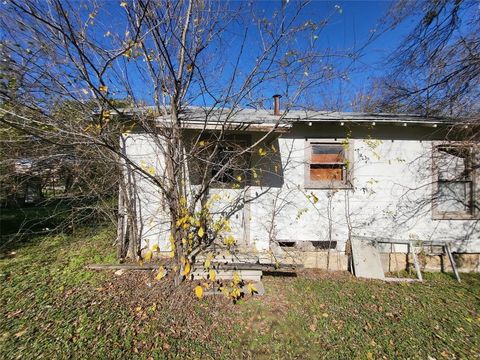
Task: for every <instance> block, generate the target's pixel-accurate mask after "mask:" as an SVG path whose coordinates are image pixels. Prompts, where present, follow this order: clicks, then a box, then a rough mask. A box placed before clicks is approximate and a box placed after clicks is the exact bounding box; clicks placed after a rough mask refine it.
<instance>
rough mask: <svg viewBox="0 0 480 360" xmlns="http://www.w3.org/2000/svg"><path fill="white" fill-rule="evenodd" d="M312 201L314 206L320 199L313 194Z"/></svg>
mask: <svg viewBox="0 0 480 360" xmlns="http://www.w3.org/2000/svg"><path fill="white" fill-rule="evenodd" d="M312 199H313V203H314V204H316V203H317V202H318V197H316V196H315V194H314V193H312Z"/></svg>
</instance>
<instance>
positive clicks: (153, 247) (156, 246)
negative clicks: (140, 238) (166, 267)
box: [152, 244, 160, 251]
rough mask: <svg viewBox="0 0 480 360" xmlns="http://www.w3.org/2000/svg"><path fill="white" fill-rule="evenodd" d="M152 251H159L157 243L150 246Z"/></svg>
mask: <svg viewBox="0 0 480 360" xmlns="http://www.w3.org/2000/svg"><path fill="white" fill-rule="evenodd" d="M152 251H160V249H159V247H158V244H155V245H153V246H152Z"/></svg>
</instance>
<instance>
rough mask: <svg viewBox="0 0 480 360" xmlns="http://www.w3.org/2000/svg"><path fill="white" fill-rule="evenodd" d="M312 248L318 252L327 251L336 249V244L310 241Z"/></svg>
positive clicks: (333, 242) (334, 242)
mask: <svg viewBox="0 0 480 360" xmlns="http://www.w3.org/2000/svg"><path fill="white" fill-rule="evenodd" d="M311 243H312V245H313V247H314V248H315V249H320V250H328V249H336V248H337V242H336V241H311Z"/></svg>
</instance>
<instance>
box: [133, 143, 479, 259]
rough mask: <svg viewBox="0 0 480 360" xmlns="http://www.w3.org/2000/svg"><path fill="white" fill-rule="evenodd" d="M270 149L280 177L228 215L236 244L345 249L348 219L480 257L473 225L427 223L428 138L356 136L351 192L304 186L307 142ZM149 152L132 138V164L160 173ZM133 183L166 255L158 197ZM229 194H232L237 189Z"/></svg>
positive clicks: (147, 236) (370, 229)
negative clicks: (329, 244) (331, 244)
mask: <svg viewBox="0 0 480 360" xmlns="http://www.w3.org/2000/svg"><path fill="white" fill-rule="evenodd" d="M318 138H320V137H318ZM275 144H276V146H278V147H279V150H280V152H279V154H280V157H278V155H277V159H276V160H275V161H279V163H280V166H281V167H282V168H283V176H281V177H282V178H283V179H281V180H282V181H279V179H280V178H279V176H278V174H277V175H275V174H273V175H272V174H271V173H270V174H269V175H267V176H266V178H267V177H268V179H266V180H265V181H262V186H251V187H250V188H249V189H248V190H247V191H246V196H248V197H251V198H255V197H257V195H258V194H262V193H263V192H265V191H266V193H265V194H263V195H261V196H259V197H258V198H256V199H255V200H254V201H253V202H252V203H250V204H249V205H247V206H245V207H244V208H243V209H242V210H240V211H239V212H238V213H237V214H236V215H234V217H233V218H232V225H233V226H232V227H233V229H234V232H235V234H234V235H235V236H236V238H237V240H242V241H246V242H248V243H249V244H250V245H252V246H254V247H255V248H256V249H257V250H261V251H264V250H268V249H269V248H270V237H272V238H273V239H276V240H278V241H285V240H294V241H319V240H320V241H329V240H333V241H337V242H338V243H337V249H338V250H339V251H344V248H345V241H346V240H347V238H348V225H347V223H348V222H350V224H351V227H352V232H353V234H355V235H366V236H381V237H392V238H395V239H417V238H418V239H423V240H430V239H431V240H449V241H455V246H453V249H454V251H459V252H480V239H479V232H478V231H477V229H476V226H477V221H475V220H432V215H431V204H430V199H431V195H432V185H431V182H432V175H431V174H432V164H431V151H432V141H419V140H394V141H392V140H383V141H371V140H368V139H367V140H365V139H354V140H353V142H352V146H353V150H354V151H353V153H354V159H353V189H351V190H337V191H332V190H325V189H322V190H318V189H316V190H311V189H305V188H304V177H305V174H304V171H305V166H304V161H305V159H304V156H305V155H304V154H305V146H306V141H305V138H303V137H301V138H300V137H297V138H288V137H285V138H279V139H278V141H276V142H275ZM372 144H373V145H372ZM154 153H155V151H154V149H153V148H152V147H151V146H150V145H149V143H148V140H146V138H144V137H142V135H135V136H134V135H132V136H131V141H129V143H128V155H129V156H131V157H132V158H134V159H135V161H137V162H139V161H141V160H143V161H147V162H148V161H150V162H151V163H152V164H153V163H155V166H156V167H157V169H158V170H157V171H163V170H162V169H161V168H162V167H161V163H160V162H159V160H158V159H157V158H156V157H155V156H153V157H152V154H154ZM258 161H263V164H261V163H260V164H259V165H258V166H259V167H260V168H264V169H267V168H269V169H270V171H271V172H275V171H273V170H272V164H265V159H263V160H262V159H259V158H258V154H257V155H256V156H254V157H253V163H258ZM137 181H138V184H139V194H140V200H139V201H140V208H141V216H142V219H143V223H144V228H143V230H142V234H143V238H144V241H145V244H146V243H147V242H148V244H149V246H151V245H153V243H155V242H158V243H159V246H160V248H161V249H162V250H163V248H164V247H165V246H168V242H167V240H166V239H167V237H166V236H167V235H166V234H167V231H168V226H167V225H166V224H167V223H168V221H167V220H168V218H166V217H165V213H164V212H162V211H161V209H160V203H159V193H158V191H157V190H156V189H155V188H154V187H152V186H151V185H149V184H148V183H147V182H146V181H145V180H142V179H138V180H137ZM269 184H272V187H270V188H269V187H268V185H269ZM218 191H223V192H226V191H225V190H218ZM228 192H229V193H230V195H231V196H235V195H234V194H240V193H242V190H228ZM311 193H313V194H314V195H315V196H316V197H318V199H319V201H318V202H317V203H316V204H313V203H312V201H310V200H309V199H308V198H307V195H309V194H311ZM329 197H330V198H331V199H330V201H329ZM275 203H276V207H274V204H275ZM278 209H280V210H279V211H278V213H277V214H275V216H273V215H272V214H274V213H275V212H276V210H278ZM162 217H163V221H162ZM330 229H331V231H330Z"/></svg>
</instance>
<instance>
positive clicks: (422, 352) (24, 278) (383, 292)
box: [0, 228, 480, 359]
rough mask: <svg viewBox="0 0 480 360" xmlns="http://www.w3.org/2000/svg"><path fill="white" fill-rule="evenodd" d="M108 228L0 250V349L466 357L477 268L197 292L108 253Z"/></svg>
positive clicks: (283, 280)
mask: <svg viewBox="0 0 480 360" xmlns="http://www.w3.org/2000/svg"><path fill="white" fill-rule="evenodd" d="M113 239H114V234H113V232H112V230H111V229H109V228H103V229H98V230H95V231H93V230H83V231H81V232H76V233H75V235H74V236H72V235H68V236H67V235H55V236H45V237H36V238H31V239H30V240H29V241H27V242H23V243H22V244H21V246H19V247H17V248H16V249H15V251H14V252H13V253H12V252H11V250H8V251H7V252H6V253H3V256H2V257H1V258H0V281H1V288H0V312H1V314H0V319H1V321H0V358H5V359H16V358H18V359H40V358H45V359H53V358H69V359H70V358H84V359H95V358H99V359H105V358H116V359H132V358H140V359H149V358H152V359H157V358H175V357H176V358H196V359H199V358H202V359H205V358H215V359H219V358H224V359H233V358H234V359H238V358H252V359H270V358H274V359H284V358H298V359H319V358H326V359H354V358H358V359H398V358H411V359H416V358H418V359H432V358H434V359H476V358H480V276H479V275H469V274H464V275H463V281H462V283H460V284H459V283H457V282H456V281H454V280H453V279H452V277H451V276H450V275H445V274H426V276H425V277H426V281H425V282H424V283H422V284H417V283H414V284H405V283H403V284H385V283H382V282H378V281H360V280H357V279H354V278H352V277H351V276H349V275H348V274H329V273H325V272H314V271H311V272H304V273H301V274H299V275H298V276H297V277H266V278H265V280H264V283H265V287H266V291H267V295H265V296H263V297H253V298H252V297H248V298H246V299H244V300H242V301H240V302H239V303H237V304H235V305H234V304H232V303H231V302H229V301H228V300H227V299H224V298H223V297H220V296H216V297H207V298H204V299H203V300H197V299H196V298H195V297H194V291H193V286H194V285H195V284H192V283H190V282H186V283H184V284H182V285H181V286H180V287H178V288H175V289H172V287H171V283H170V280H168V279H166V280H165V279H164V280H161V281H155V280H154V276H155V274H154V273H150V272H126V273H124V274H123V275H120V276H116V275H114V274H112V273H108V272H101V273H100V272H99V273H95V272H89V271H86V270H84V268H83V267H84V265H85V264H87V263H107V262H114V261H115V259H114V256H113V253H114V247H113V246H112V240H113Z"/></svg>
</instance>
